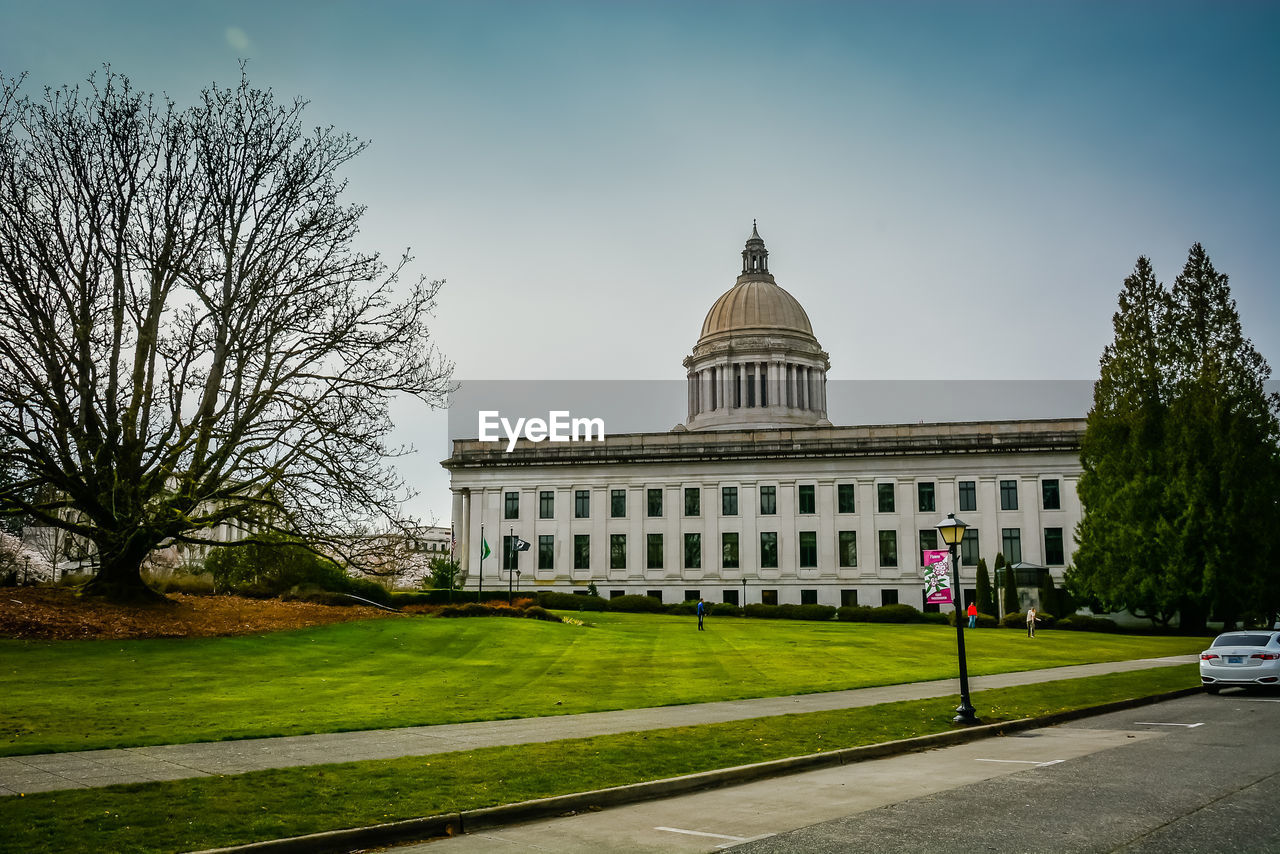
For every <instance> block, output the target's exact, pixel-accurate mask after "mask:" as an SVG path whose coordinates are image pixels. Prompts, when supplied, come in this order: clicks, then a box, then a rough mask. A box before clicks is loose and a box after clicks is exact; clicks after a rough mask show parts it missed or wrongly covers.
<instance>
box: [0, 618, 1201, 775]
mask: <svg viewBox="0 0 1280 854" xmlns="http://www.w3.org/2000/svg"><path fill="white" fill-rule="evenodd" d="M581 616H584V617H585V618H586V619H588V620H589V621H590V623H591V625H587V626H575V625H558V624H554V623H546V622H541V621H535V620H515V619H454V620H446V619H438V618H426V617H405V618H396V619H380V620H370V621H367V622H360V623H345V624H341V625H334V626H326V627H323V628H316V629H308V630H304V631H297V632H284V633H278V634H271V635H266V636H252V637H237V638H212V639H189V640H172V639H166V640H144V641H57V642H45V641H39V642H37V641H12V640H5V641H0V697H3V698H4V700H3V705H4V713H3V715H0V755H14V754H25V753H40V752H47V751H64V750H82V749H89V748H99V747H123V746H136V745H145V744H166V743H178V742H189V741H216V740H220V739H229V738H246V737H255V736H274V735H297V734H301V733H312V732H336V731H341V730H357V729H372V728H381V727H396V726H409V725H418V724H440V723H452V722H458V721H471V720H489V719H497V718H510V717H529V716H537V715H553V714H572V713H578V712H589V711H599V710H604V709H621V708H635V707H640V706H648V705H669V704H678V703H694V702H706V701H713V700H725V699H736V698H742V697H762V696H778V695H784V694H792V693H810V692H816V691H832V690H839V689H844V688H857V687H866V686H872V685H885V684H892V683H898V682H914V681H920V680H928V679H942V678H949V677H954V676H955V672H956V656H955V631H954V629H951V628H948V627H945V626H923V625H917V626H897V625H869V624H864V623H834V622H833V623H825V624H818V623H802V622H793V621H781V620H769V621H765V620H743V619H731V618H724V619H718V620H708V621H707V626H708V631H705V632H698V631H696V630H695V629H694V625H695V623H694V620H693V618H691V617H668V616H651V615H632V614H613V613H604V614H590V615H581ZM966 637H967V638H968V648H969V650H968V651H969V666H970V672H971V673H973V674H975V675H978V674H984V673H998V672H1005V671H1015V670H1028V669H1035V668H1041V667H1052V666H1055V665H1064V664H1079V663H1085V662H1092V661H1110V660H1119V659H1127V658H1141V657H1150V656H1163V655H1172V654H1178V653H1187V652H1197V651H1199V650H1200V649H1201V648H1202V647H1203V645H1204V641H1203V640H1201V639H1194V638H1192V639H1186V638H1172V637H1160V638H1156V637H1141V636H1118V635H1100V634H1087V633H1078V632H1053V631H1043V632H1041V633H1040V635H1039V636H1038V637H1037V638H1036V639H1035V640H1029V639H1028V638H1026V637H1025V636H1023V635H1022V634H1020V633H1019V632H1016V631H1009V630H996V629H989V630H982V631H977V632H970V633H969V634H968V635H967V636H966Z"/></svg>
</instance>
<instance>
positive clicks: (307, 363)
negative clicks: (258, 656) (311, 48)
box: [0, 69, 452, 598]
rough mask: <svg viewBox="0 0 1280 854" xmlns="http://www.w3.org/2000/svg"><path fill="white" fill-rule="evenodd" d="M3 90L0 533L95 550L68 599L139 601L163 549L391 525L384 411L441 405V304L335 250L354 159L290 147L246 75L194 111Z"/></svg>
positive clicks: (393, 502) (296, 135)
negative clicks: (145, 570) (435, 328)
mask: <svg viewBox="0 0 1280 854" xmlns="http://www.w3.org/2000/svg"><path fill="white" fill-rule="evenodd" d="M23 82H24V81H23V80H22V79H21V78H18V79H7V78H3V77H0V440H5V439H7V440H8V443H4V442H3V441H0V470H7V471H10V472H17V475H16V476H14V477H12V478H11V479H10V480H9V481H8V482H0V514H3V515H10V516H12V515H26V516H28V517H29V518H31V519H33V520H34V522H35V523H36V524H43V525H52V526H54V527H57V528H60V529H62V530H65V531H68V532H69V533H71V534H73V535H76V536H77V537H82V538H84V539H85V540H87V541H89V542H90V543H92V545H93V547H94V550H95V551H96V553H97V560H98V571H97V574H96V575H95V577H94V578H93V580H92V581H90V582H89V584H88V585H86V588H85V592H87V593H91V594H102V595H107V596H111V597H113V598H136V597H147V596H149V595H151V593H150V591H149V589H148V588H147V587H146V585H145V584H144V583H143V582H142V580H141V577H140V574H139V567H140V565H141V564H142V561H143V560H144V559H145V558H146V556H147V555H148V554H149V553H150V552H151V551H152V550H153V549H154V548H156V547H157V546H158V545H160V544H161V543H165V542H167V541H173V542H178V543H208V542H210V541H211V540H210V534H211V532H212V531H213V529H214V528H215V527H217V526H219V525H220V524H222V523H224V522H227V521H234V522H235V524H236V525H237V526H238V529H239V531H240V532H241V535H242V536H250V532H253V531H258V530H274V531H279V532H283V533H286V534H288V535H291V536H297V537H300V538H301V539H303V540H304V541H305V542H307V543H310V544H312V545H314V546H315V547H316V548H330V547H332V546H330V545H329V544H331V542H333V541H334V540H335V535H336V534H337V533H339V532H342V531H344V530H350V529H351V528H352V527H358V526H368V527H371V526H374V525H378V526H383V525H385V524H387V523H388V522H392V521H394V516H395V508H396V507H398V506H399V504H400V502H401V501H402V500H403V498H404V497H405V496H404V494H403V484H402V482H401V481H400V480H399V479H398V477H397V476H396V475H395V473H394V472H393V470H392V469H391V468H390V466H389V465H388V458H389V457H391V456H394V455H395V454H396V453H398V451H397V450H396V449H393V448H390V447H388V446H387V445H386V444H385V441H384V440H385V438H386V436H387V434H388V431H389V430H390V427H391V424H390V421H389V417H388V402H389V400H390V399H391V397H393V396H394V395H397V394H410V395H414V396H416V397H418V398H420V399H422V400H424V401H426V402H427V403H429V404H431V405H440V404H441V403H442V402H443V396H444V394H445V393H446V392H447V387H448V384H449V383H448V378H449V374H450V372H451V369H452V366H451V365H450V364H449V363H448V362H447V361H445V360H444V359H443V358H442V357H441V356H440V355H439V354H438V353H437V352H436V351H435V349H434V347H433V346H432V345H431V342H430V339H429V334H428V330H427V327H426V321H427V320H428V318H429V316H430V314H431V312H432V310H433V307H434V301H435V297H436V294H437V292H438V289H439V287H440V285H441V283H440V282H429V281H426V280H424V279H419V280H417V281H412V282H403V281H402V280H401V273H402V271H403V270H404V268H405V265H406V264H407V262H408V261H409V258H408V256H407V255H406V256H404V257H402V258H401V259H400V261H399V262H398V263H397V264H395V265H392V266H388V265H386V264H384V263H383V262H382V261H381V260H380V258H379V256H378V255H377V254H369V253H365V252H362V251H360V250H359V249H357V248H356V236H357V231H358V226H359V222H360V218H361V216H362V215H363V213H364V208H363V207H360V206H357V205H350V204H345V203H344V202H343V200H342V196H343V192H344V190H345V182H343V181H341V180H340V179H339V178H338V177H337V173H338V172H339V170H340V169H341V168H342V167H344V166H345V165H346V164H347V162H348V161H349V160H351V159H352V158H353V157H355V156H357V155H358V154H360V153H361V152H362V151H363V150H364V149H365V147H366V145H367V143H365V142H362V141H359V140H357V139H355V138H354V137H352V136H350V135H347V134H343V133H338V132H336V131H335V130H333V129H332V128H315V129H307V128H305V127H304V125H303V123H302V114H303V111H304V108H305V106H306V103H305V102H304V101H301V100H294V101H292V102H288V103H281V102H278V101H277V100H276V98H275V96H274V95H273V94H272V93H271V92H270V91H263V90H259V89H254V88H252V87H251V86H250V85H249V82H248V80H247V78H246V77H245V75H244V73H243V71H242V73H241V78H240V81H239V84H238V85H236V86H234V87H231V88H225V89H224V88H218V87H216V86H214V87H211V88H209V89H207V90H205V91H204V92H202V93H201V96H200V97H199V99H198V100H197V102H196V103H195V105H194V106H191V107H189V108H186V109H179V108H178V107H177V106H176V105H175V104H174V103H173V102H171V101H169V100H168V99H166V98H156V97H154V96H149V95H145V94H140V93H137V92H135V91H134V90H133V89H132V87H131V85H130V83H129V80H128V79H127V78H125V77H123V76H121V75H119V74H117V73H115V72H112V71H111V70H110V69H107V70H106V71H105V72H104V73H103V74H102V75H95V76H91V77H90V78H89V80H88V84H87V85H86V86H83V87H63V88H61V89H46V90H45V92H44V94H43V96H42V97H35V98H33V97H30V96H28V95H26V94H25V93H24V91H23Z"/></svg>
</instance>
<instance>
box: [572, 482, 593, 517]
mask: <svg viewBox="0 0 1280 854" xmlns="http://www.w3.org/2000/svg"><path fill="white" fill-rule="evenodd" d="M573 516H574V518H575V519H587V518H589V517H590V516H591V490H589V489H579V490H577V491H576V492H574V493H573Z"/></svg>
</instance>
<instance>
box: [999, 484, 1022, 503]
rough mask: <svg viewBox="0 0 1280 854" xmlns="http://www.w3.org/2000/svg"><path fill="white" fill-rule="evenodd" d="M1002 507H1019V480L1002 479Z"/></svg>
mask: <svg viewBox="0 0 1280 854" xmlns="http://www.w3.org/2000/svg"><path fill="white" fill-rule="evenodd" d="M1000 509H1001V510H1017V509H1018V482H1017V481H1016V480H1002V481H1000Z"/></svg>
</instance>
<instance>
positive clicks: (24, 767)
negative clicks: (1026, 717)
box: [0, 655, 1196, 796]
mask: <svg viewBox="0 0 1280 854" xmlns="http://www.w3.org/2000/svg"><path fill="white" fill-rule="evenodd" d="M1195 660H1196V656H1194V655H1192V656H1185V655H1184V656H1173V657H1170V658H1154V659H1138V660H1134V661H1112V662H1105V663H1102V664H1082V665H1076V666H1072V667H1055V668H1051V669H1047V670H1030V671H1023V672H1021V673H1002V674H997V675H995V676H982V677H978V678H975V679H973V680H971V683H972V686H971V687H972V688H973V689H974V690H980V689H983V688H1001V687H1005V686H1009V685H1030V684H1034V683H1037V682H1047V681H1050V680H1053V679H1074V678H1076V677H1079V676H1094V675H1097V674H1100V673H1114V672H1119V671H1128V670H1139V669H1144V668H1150V667H1162V666H1167V665H1171V664H1182V663H1185V662H1189V661H1195ZM958 690H959V688H958V687H957V682H956V680H955V679H943V680H938V681H936V682H916V683H911V684H907V685H888V686H885V687H883V688H861V689H857V690H853V691H832V692H830V693H824V694H804V695H799V696H793V697H763V698H760V699H754V700H733V701H729V702H722V703H698V704H692V705H687V706H661V707H658V708H650V709H624V710H621V711H616V712H594V713H590V714H583V715H560V716H556V717H544V718H522V719H517V720H505V721H477V722H475V723H465V724H446V725H442V726H423V727H403V728H400V729H381V730H364V731H360V732H339V733H328V734H320V735H299V736H287V737H283V738H253V739H244V740H241V741H219V742H206V743H200V744H168V745H160V746H156V747H131V748H124V749H120V750H84V751H76V752H71V753H45V754H37V755H33V756H9V757H0V796H3V795H17V794H19V793H26V794H30V793H33V792H50V791H56V790H60V789H80V788H92V787H95V786H109V785H112V784H114V783H146V782H152V781H155V780H180V779H186V778H190V777H204V776H209V775H214V774H243V773H245V772H248V771H261V770H265V769H267V768H288V767H295V766H299V765H320V764H325V763H329V762H354V761H358V760H366V759H391V758H394V757H399V756H427V755H430V754H433V753H448V752H452V751H457V750H474V749H476V748H479V747H492V746H497V745H510V744H532V743H536V742H543V741H556V740H558V739H562V738H586V737H590V736H596V735H606V734H610V733H618V732H636V731H640V730H649V729H663V728H666V727H678V726H691V725H695V724H708V723H719V722H723V721H735V720H744V719H747V718H759V717H767V716H769V715H786V714H794V713H798V712H817V711H825V710H828V709H844V708H852V707H855V706H870V705H875V704H878V703H891V702H895V701H897V700H914V699H923V698H925V697H938V696H945V695H947V694H954V693H957V692H958Z"/></svg>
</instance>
